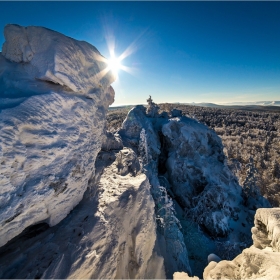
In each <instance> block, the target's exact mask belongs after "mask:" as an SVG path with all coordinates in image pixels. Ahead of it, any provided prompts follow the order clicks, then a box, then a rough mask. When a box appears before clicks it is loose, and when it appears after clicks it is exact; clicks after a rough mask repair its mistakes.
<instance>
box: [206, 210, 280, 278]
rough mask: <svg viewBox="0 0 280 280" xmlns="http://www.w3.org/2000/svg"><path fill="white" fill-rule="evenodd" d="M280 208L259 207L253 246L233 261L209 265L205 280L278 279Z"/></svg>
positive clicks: (279, 275) (253, 231) (279, 276)
mask: <svg viewBox="0 0 280 280" xmlns="http://www.w3.org/2000/svg"><path fill="white" fill-rule="evenodd" d="M279 225H280V208H273V209H265V208H260V209H258V210H257V213H256V215H255V227H253V228H252V233H253V237H252V238H253V241H254V245H253V246H251V247H250V248H248V249H245V250H243V252H242V253H241V254H240V255H238V256H237V257H236V258H235V259H234V260H232V261H226V260H224V261H220V262H218V263H217V262H214V261H212V262H210V263H209V265H208V266H207V267H206V268H205V270H204V273H203V278H204V279H205V280H208V279H217V278H220V279H279V278H280V263H279V259H280V252H279V251H280V250H279V244H280V234H279Z"/></svg>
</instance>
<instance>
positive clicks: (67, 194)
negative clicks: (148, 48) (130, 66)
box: [0, 25, 114, 246]
mask: <svg viewBox="0 0 280 280" xmlns="http://www.w3.org/2000/svg"><path fill="white" fill-rule="evenodd" d="M5 38H6V42H5V43H4V46H3V53H2V54H0V104H1V105H2V106H1V108H0V185H1V189H0V204H1V209H0V224H1V227H0V246H2V245H4V244H5V243H6V242H7V241H9V240H10V239H12V238H13V237H15V236H16V235H18V234H19V233H21V232H22V231H23V230H24V229H25V228H26V227H28V226H30V225H33V224H36V223H40V222H46V223H48V224H49V225H50V226H54V225H56V224H57V223H59V222H60V221H61V220H62V219H64V218H65V217H66V216H67V214H68V213H69V212H70V211H71V210H72V209H73V208H74V207H75V206H76V205H77V204H78V203H79V202H80V201H81V199H82V197H83V194H84V192H85V190H86V188H87V186H88V181H89V180H90V179H91V178H92V176H94V171H95V167H94V164H95V158H96V156H97V153H98V152H99V150H100V148H101V141H102V134H103V129H104V124H105V114H106V110H107V108H108V106H109V104H111V103H112V102H113V100H114V90H113V89H112V88H111V87H110V83H111V82H112V81H113V79H114V77H113V75H112V73H111V72H107V73H106V74H105V75H104V76H103V77H102V78H101V79H100V77H99V76H98V74H97V73H102V72H103V70H104V68H105V62H104V61H103V62H102V61H100V57H101V55H100V54H99V52H98V51H97V50H96V49H95V47H93V46H91V45H90V44H88V43H85V42H79V41H76V40H74V39H71V38H69V37H66V36H64V35H62V34H59V33H57V32H55V31H52V30H49V29H46V28H42V27H34V26H31V27H27V28H25V27H21V26H18V25H7V26H6V27H5ZM9 60H10V61H9ZM11 61H12V62H11ZM90 69H92V70H90ZM106 71H107V70H106ZM98 77H99V78H98ZM50 82H51V83H50ZM54 83H56V84H54ZM100 86H101V87H100ZM3 100H4V101H5V102H3V103H2V101H3ZM15 100H16V102H15ZM10 101H11V102H10ZM3 104H4V105H3ZM5 104H6V105H5ZM1 109H2V111H1Z"/></svg>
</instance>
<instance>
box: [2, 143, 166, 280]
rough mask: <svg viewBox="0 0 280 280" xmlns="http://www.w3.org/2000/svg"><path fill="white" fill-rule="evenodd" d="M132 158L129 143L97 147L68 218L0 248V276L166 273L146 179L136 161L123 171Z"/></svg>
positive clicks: (119, 276)
mask: <svg viewBox="0 0 280 280" xmlns="http://www.w3.org/2000/svg"><path fill="white" fill-rule="evenodd" d="M119 153H122V157H120V156H119ZM132 159H134V162H137V161H138V159H137V156H136V154H135V153H134V152H133V151H132V150H131V149H128V148H125V149H123V150H121V151H120V152H118V153H117V152H116V151H115V152H112V151H109V152H100V153H99V155H98V158H97V160H96V175H95V179H94V180H92V181H91V183H90V184H89V188H88V189H87V191H86V193H85V195H84V198H83V200H82V201H81V203H80V204H79V205H78V206H77V207H76V208H75V209H74V210H73V211H72V212H71V213H70V214H69V215H68V216H67V218H65V219H64V220H63V221H62V222H61V223H59V224H58V225H56V226H54V227H51V228H46V226H44V225H40V226H39V225H38V226H37V228H34V227H33V229H28V230H27V231H26V232H24V233H23V234H22V235H21V236H20V237H17V239H15V240H12V241H11V242H10V243H8V244H6V245H5V246H3V247H2V248H0V278H14V279H15V278H21V279H23V278H27V279H32V278H35V279H39V278H41V279H69V278H71V279H164V278H165V273H164V265H163V258H162V257H161V256H158V255H157V254H156V252H155V251H154V247H155V242H156V221H155V215H154V201H153V198H152V196H151V194H150V184H149V181H148V179H147V177H146V176H145V175H144V174H143V173H141V172H140V169H139V167H140V166H139V165H138V168H136V169H134V170H129V172H127V173H126V175H123V172H122V171H123V170H122V168H121V166H124V165H125V164H126V163H127V162H131V161H133V160H132ZM135 166H136V165H135Z"/></svg>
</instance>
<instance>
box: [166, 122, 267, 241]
mask: <svg viewBox="0 0 280 280" xmlns="http://www.w3.org/2000/svg"><path fill="white" fill-rule="evenodd" d="M162 133H163V135H164V137H165V146H166V149H167V150H168V155H167V160H166V167H167V171H168V177H169V179H170V182H171V184H172V191H173V192H174V194H175V195H176V199H177V201H178V202H179V203H180V204H181V205H182V207H183V208H185V210H186V211H187V214H188V216H189V217H192V218H193V219H195V221H196V222H197V223H198V224H199V225H201V226H202V227H204V228H205V229H206V230H207V231H208V232H209V233H210V235H211V236H227V235H228V234H229V233H230V223H231V221H232V220H233V219H234V215H235V214H237V213H235V210H234V207H237V206H238V205H239V204H241V203H242V200H243V198H242V188H241V187H240V185H239V184H238V182H237V180H236V178H235V176H234V175H233V174H232V173H231V171H230V170H229V168H228V167H227V165H226V164H225V162H224V159H225V156H224V153H223V145H222V142H221V139H220V138H219V137H218V135H217V134H216V133H215V132H214V131H213V130H211V129H209V128H208V127H207V126H205V125H203V124H201V123H199V122H197V121H196V120H194V119H191V118H187V117H181V118H175V119H171V120H170V121H169V122H168V123H166V124H164V125H163V127H162ZM255 199H256V200H257V201H259V207H260V206H262V207H264V206H267V204H265V202H266V200H265V199H263V198H262V197H260V196H258V197H256V198H255Z"/></svg>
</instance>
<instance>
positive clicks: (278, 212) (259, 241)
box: [252, 208, 280, 252]
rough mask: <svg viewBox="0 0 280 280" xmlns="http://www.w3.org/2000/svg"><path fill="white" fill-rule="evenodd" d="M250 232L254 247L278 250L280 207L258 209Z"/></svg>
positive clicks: (279, 247) (279, 243)
mask: <svg viewBox="0 0 280 280" xmlns="http://www.w3.org/2000/svg"><path fill="white" fill-rule="evenodd" d="M252 233H253V236H252V238H253V241H254V246H255V247H257V248H259V249H264V248H266V247H271V248H272V250H273V251H274V252H280V208H272V209H258V210H257V212H256V215H255V226H254V227H253V228H252Z"/></svg>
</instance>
